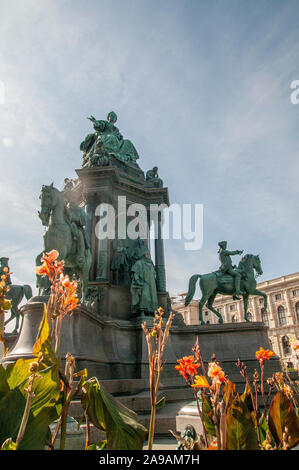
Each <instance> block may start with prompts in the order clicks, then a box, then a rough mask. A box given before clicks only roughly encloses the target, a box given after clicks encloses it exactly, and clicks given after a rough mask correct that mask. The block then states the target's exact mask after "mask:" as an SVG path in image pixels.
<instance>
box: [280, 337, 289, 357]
mask: <svg viewBox="0 0 299 470" xmlns="http://www.w3.org/2000/svg"><path fill="white" fill-rule="evenodd" d="M281 343H282V349H283V354H284V355H285V356H286V355H287V354H290V352H291V347H290V340H289V337H288V336H283V337H282V338H281Z"/></svg>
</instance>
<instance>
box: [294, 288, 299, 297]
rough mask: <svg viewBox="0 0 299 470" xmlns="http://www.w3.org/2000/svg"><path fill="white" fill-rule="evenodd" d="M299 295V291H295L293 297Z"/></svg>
mask: <svg viewBox="0 0 299 470" xmlns="http://www.w3.org/2000/svg"><path fill="white" fill-rule="evenodd" d="M298 295H299V289H295V290H293V296H294V297H298Z"/></svg>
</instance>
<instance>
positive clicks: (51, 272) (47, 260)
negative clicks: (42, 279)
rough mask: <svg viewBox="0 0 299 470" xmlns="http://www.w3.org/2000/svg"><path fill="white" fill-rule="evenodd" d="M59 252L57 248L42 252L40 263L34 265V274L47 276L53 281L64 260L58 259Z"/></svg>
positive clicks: (59, 271)
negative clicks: (39, 264)
mask: <svg viewBox="0 0 299 470" xmlns="http://www.w3.org/2000/svg"><path fill="white" fill-rule="evenodd" d="M58 256H59V253H58V251H57V250H52V251H50V252H49V253H46V254H43V256H42V258H41V261H42V265H41V266H37V267H36V274H39V275H40V276H48V278H49V280H50V282H51V283H53V282H54V281H55V280H56V279H57V276H58V275H59V274H60V273H62V272H63V268H64V261H58Z"/></svg>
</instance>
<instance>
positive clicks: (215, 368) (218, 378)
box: [208, 362, 226, 384]
mask: <svg viewBox="0 0 299 470" xmlns="http://www.w3.org/2000/svg"><path fill="white" fill-rule="evenodd" d="M208 376H209V377H210V378H211V379H212V382H213V383H217V384H221V383H223V382H226V377H225V373H224V372H223V370H222V369H221V367H220V366H219V365H218V364H217V363H216V362H210V364H209V370H208Z"/></svg>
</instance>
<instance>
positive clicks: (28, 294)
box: [23, 284, 33, 300]
mask: <svg viewBox="0 0 299 470" xmlns="http://www.w3.org/2000/svg"><path fill="white" fill-rule="evenodd" d="M23 289H24V294H25V297H26V299H27V300H29V299H31V297H32V295H33V294H32V289H31V286H29V285H28V284H25V285H24V286H23Z"/></svg>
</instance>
